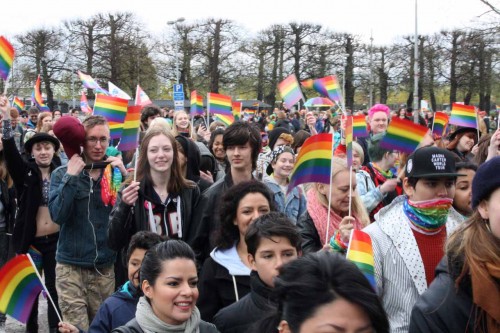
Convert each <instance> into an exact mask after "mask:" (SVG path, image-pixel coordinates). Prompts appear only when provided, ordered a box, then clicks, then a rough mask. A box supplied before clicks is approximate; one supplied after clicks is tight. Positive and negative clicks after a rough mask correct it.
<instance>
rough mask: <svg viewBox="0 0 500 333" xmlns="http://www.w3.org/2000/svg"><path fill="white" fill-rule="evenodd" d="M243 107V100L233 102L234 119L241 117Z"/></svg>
mask: <svg viewBox="0 0 500 333" xmlns="http://www.w3.org/2000/svg"><path fill="white" fill-rule="evenodd" d="M242 108H243V103H242V102H233V103H232V109H233V116H234V119H236V120H238V119H241V109H242Z"/></svg>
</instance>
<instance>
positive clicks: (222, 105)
mask: <svg viewBox="0 0 500 333" xmlns="http://www.w3.org/2000/svg"><path fill="white" fill-rule="evenodd" d="M207 110H208V112H209V113H211V114H213V115H215V116H216V117H217V119H219V120H220V121H222V122H223V123H224V124H225V125H226V126H229V125H231V124H232V123H234V116H233V105H232V101H231V97H230V96H226V95H221V94H216V93H208V94H207Z"/></svg>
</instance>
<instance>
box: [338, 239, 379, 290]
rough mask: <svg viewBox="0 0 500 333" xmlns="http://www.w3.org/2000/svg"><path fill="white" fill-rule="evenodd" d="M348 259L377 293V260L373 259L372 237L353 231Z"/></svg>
mask: <svg viewBox="0 0 500 333" xmlns="http://www.w3.org/2000/svg"><path fill="white" fill-rule="evenodd" d="M346 259H347V260H349V261H351V262H353V263H354V264H355V265H356V266H357V267H358V268H359V270H360V271H361V272H363V274H364V276H365V277H366V279H367V280H368V282H369V283H370V285H371V286H372V288H373V290H374V291H375V292H376V291H377V282H376V280H375V260H374V257H373V246H372V239H371V238H370V235H368V234H367V233H366V232H363V231H361V230H353V231H352V233H351V239H350V240H349V248H348V249H347V254H346Z"/></svg>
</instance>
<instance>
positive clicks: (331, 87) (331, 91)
mask: <svg viewBox="0 0 500 333" xmlns="http://www.w3.org/2000/svg"><path fill="white" fill-rule="evenodd" d="M313 88H314V90H316V91H317V92H319V93H320V94H322V95H324V96H327V97H328V98H330V99H331V100H332V101H335V102H337V103H338V102H341V101H342V91H341V89H340V84H339V82H338V80H337V77H336V76H335V75H330V76H325V77H323V78H321V79H316V80H314V82H313Z"/></svg>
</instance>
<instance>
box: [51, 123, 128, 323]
mask: <svg viewBox="0 0 500 333" xmlns="http://www.w3.org/2000/svg"><path fill="white" fill-rule="evenodd" d="M54 133H55V134H56V136H57V137H58V138H59V139H60V140H61V141H62V143H63V145H65V144H66V143H68V141H69V145H68V144H66V145H65V147H64V148H65V151H66V152H67V153H68V157H69V158H70V160H69V162H68V165H66V166H62V167H60V168H58V169H56V170H55V171H54V172H53V173H52V178H51V184H50V197H49V210H50V214H51V216H52V219H53V221H54V222H56V223H57V224H59V225H60V227H61V230H60V237H59V243H58V246H57V255H56V260H57V266H56V288H57V292H58V294H59V306H60V308H61V311H62V314H63V317H64V320H65V321H68V322H70V323H71V324H73V325H76V326H78V327H80V328H81V329H84V330H87V329H88V327H89V323H90V322H92V319H93V318H94V316H95V314H96V312H97V310H98V308H99V305H100V304H101V303H102V302H103V301H104V300H105V299H106V298H107V297H108V296H109V295H111V294H112V293H113V291H114V287H115V275H114V270H113V264H114V262H115V252H113V251H112V250H111V249H110V248H109V247H108V237H107V230H108V221H109V214H110V213H111V209H112V208H113V207H112V205H111V204H108V203H105V202H103V199H102V192H105V191H109V189H110V188H109V184H110V182H111V179H108V178H107V177H105V176H104V169H103V168H102V162H111V165H112V166H113V167H118V168H119V169H120V171H121V172H122V175H123V176H125V175H126V170H125V167H124V166H123V163H122V161H121V159H119V158H117V157H114V158H113V157H107V156H106V154H105V153H106V148H108V145H109V140H110V131H109V126H108V123H107V122H106V120H105V119H104V118H103V117H101V116H89V117H87V118H86V119H85V120H84V121H83V124H80V123H79V121H78V120H77V119H76V118H73V117H64V118H61V119H60V120H59V121H58V122H57V123H56V125H55V127H54ZM71 139H72V140H71ZM73 142H81V144H82V146H83V152H82V153H81V154H79V149H80V147H79V146H77V147H75V146H74V145H73V144H72V143H73ZM75 148H77V149H75ZM103 180H104V181H103Z"/></svg>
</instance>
